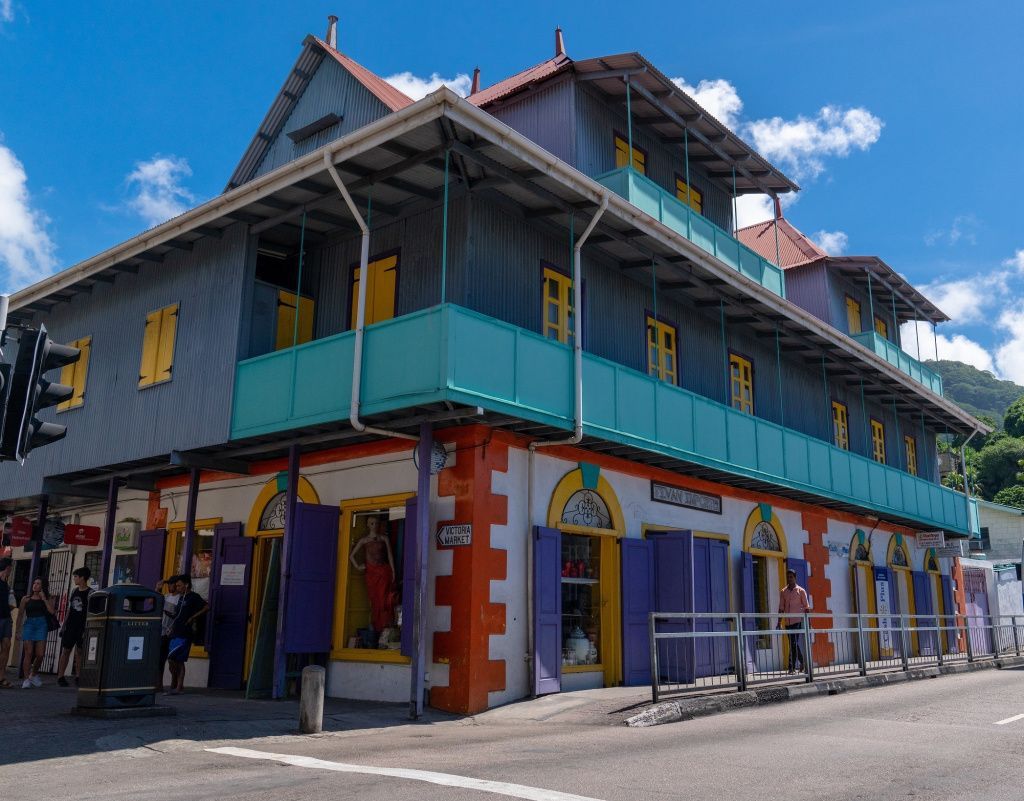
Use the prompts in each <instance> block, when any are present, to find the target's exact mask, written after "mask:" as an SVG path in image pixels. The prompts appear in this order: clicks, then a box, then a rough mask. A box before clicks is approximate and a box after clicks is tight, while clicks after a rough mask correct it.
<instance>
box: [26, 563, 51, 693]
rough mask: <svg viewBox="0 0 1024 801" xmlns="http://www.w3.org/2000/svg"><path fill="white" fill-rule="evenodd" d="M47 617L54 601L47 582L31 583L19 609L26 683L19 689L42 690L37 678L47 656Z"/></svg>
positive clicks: (40, 580)
mask: <svg viewBox="0 0 1024 801" xmlns="http://www.w3.org/2000/svg"><path fill="white" fill-rule="evenodd" d="M48 614H49V615H52V614H53V601H51V600H50V593H49V592H48V591H47V588H46V579H43V578H37V579H36V580H35V581H33V582H32V591H31V592H30V593H29V594H28V595H26V596H25V597H24V598H22V599H21V603H20V604H19V605H18V630H19V634H18V639H19V640H21V641H22V642H23V643H24V644H25V647H24V649H23V656H22V672H23V673H24V674H25V681H24V682H22V684H21V687H22V689H28V688H29V687H42V686H43V680H42V679H40V678H39V665H40V664H42V661H43V654H44V653H46V635H47V634H48V633H49V631H48V627H47V625H46V616H47V615H48Z"/></svg>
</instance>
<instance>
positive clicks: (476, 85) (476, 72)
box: [469, 67, 480, 95]
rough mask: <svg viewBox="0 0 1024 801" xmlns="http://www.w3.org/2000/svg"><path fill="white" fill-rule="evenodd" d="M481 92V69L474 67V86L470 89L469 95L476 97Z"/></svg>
mask: <svg viewBox="0 0 1024 801" xmlns="http://www.w3.org/2000/svg"><path fill="white" fill-rule="evenodd" d="M479 91H480V68H479V67H474V68H473V86H472V87H470V90H469V93H470V94H471V95H475V94H476V93H477V92H479Z"/></svg>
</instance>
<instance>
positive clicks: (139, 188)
mask: <svg viewBox="0 0 1024 801" xmlns="http://www.w3.org/2000/svg"><path fill="white" fill-rule="evenodd" d="M191 175H192V168H191V167H189V166H188V160H187V159H184V158H181V157H179V156H154V157H153V158H151V159H150V160H149V161H139V162H136V164H135V169H134V170H132V171H131V172H130V173H129V174H128V176H127V178H126V179H125V180H126V182H127V184H128V186H129V189H130V191H131V192H132V197H131V198H129V200H128V208H129V209H131V210H132V211H134V212H135V213H136V214H138V215H139V216H140V217H142V219H143V220H145V221H146V224H147V225H148V226H150V227H152V226H154V225H159V224H160V223H162V222H166V221H167V220H169V219H171V217H177V216H178V215H179V214H181V213H182V212H184V211H186V210H187V209H188V208H189V206H190V205H192V203H194V202H195V196H194V195H193V194H192V193H191V192H190V191H189V190H188V189H187V188H186V187H185V186H183V185H182V181H183V180H184V179H186V178H189V177H190V176H191Z"/></svg>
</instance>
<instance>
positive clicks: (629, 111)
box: [625, 75, 633, 169]
mask: <svg viewBox="0 0 1024 801" xmlns="http://www.w3.org/2000/svg"><path fill="white" fill-rule="evenodd" d="M625 80H626V138H627V139H628V140H629V153H627V154H626V166H627V167H629V169H633V105H632V103H633V100H632V98H631V97H630V82H629V76H628V75H627V76H626V79H625Z"/></svg>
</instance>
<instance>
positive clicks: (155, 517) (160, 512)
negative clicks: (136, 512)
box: [146, 490, 167, 530]
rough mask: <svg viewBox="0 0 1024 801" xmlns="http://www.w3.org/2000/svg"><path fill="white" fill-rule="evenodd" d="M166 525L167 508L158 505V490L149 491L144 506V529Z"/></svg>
mask: <svg viewBox="0 0 1024 801" xmlns="http://www.w3.org/2000/svg"><path fill="white" fill-rule="evenodd" d="M166 526H167V508H166V507H164V506H161V505H160V491H159V490H154V491H153V492H150V493H149V500H148V506H147V507H146V529H147V530H152V529H155V528H165V527H166Z"/></svg>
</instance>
